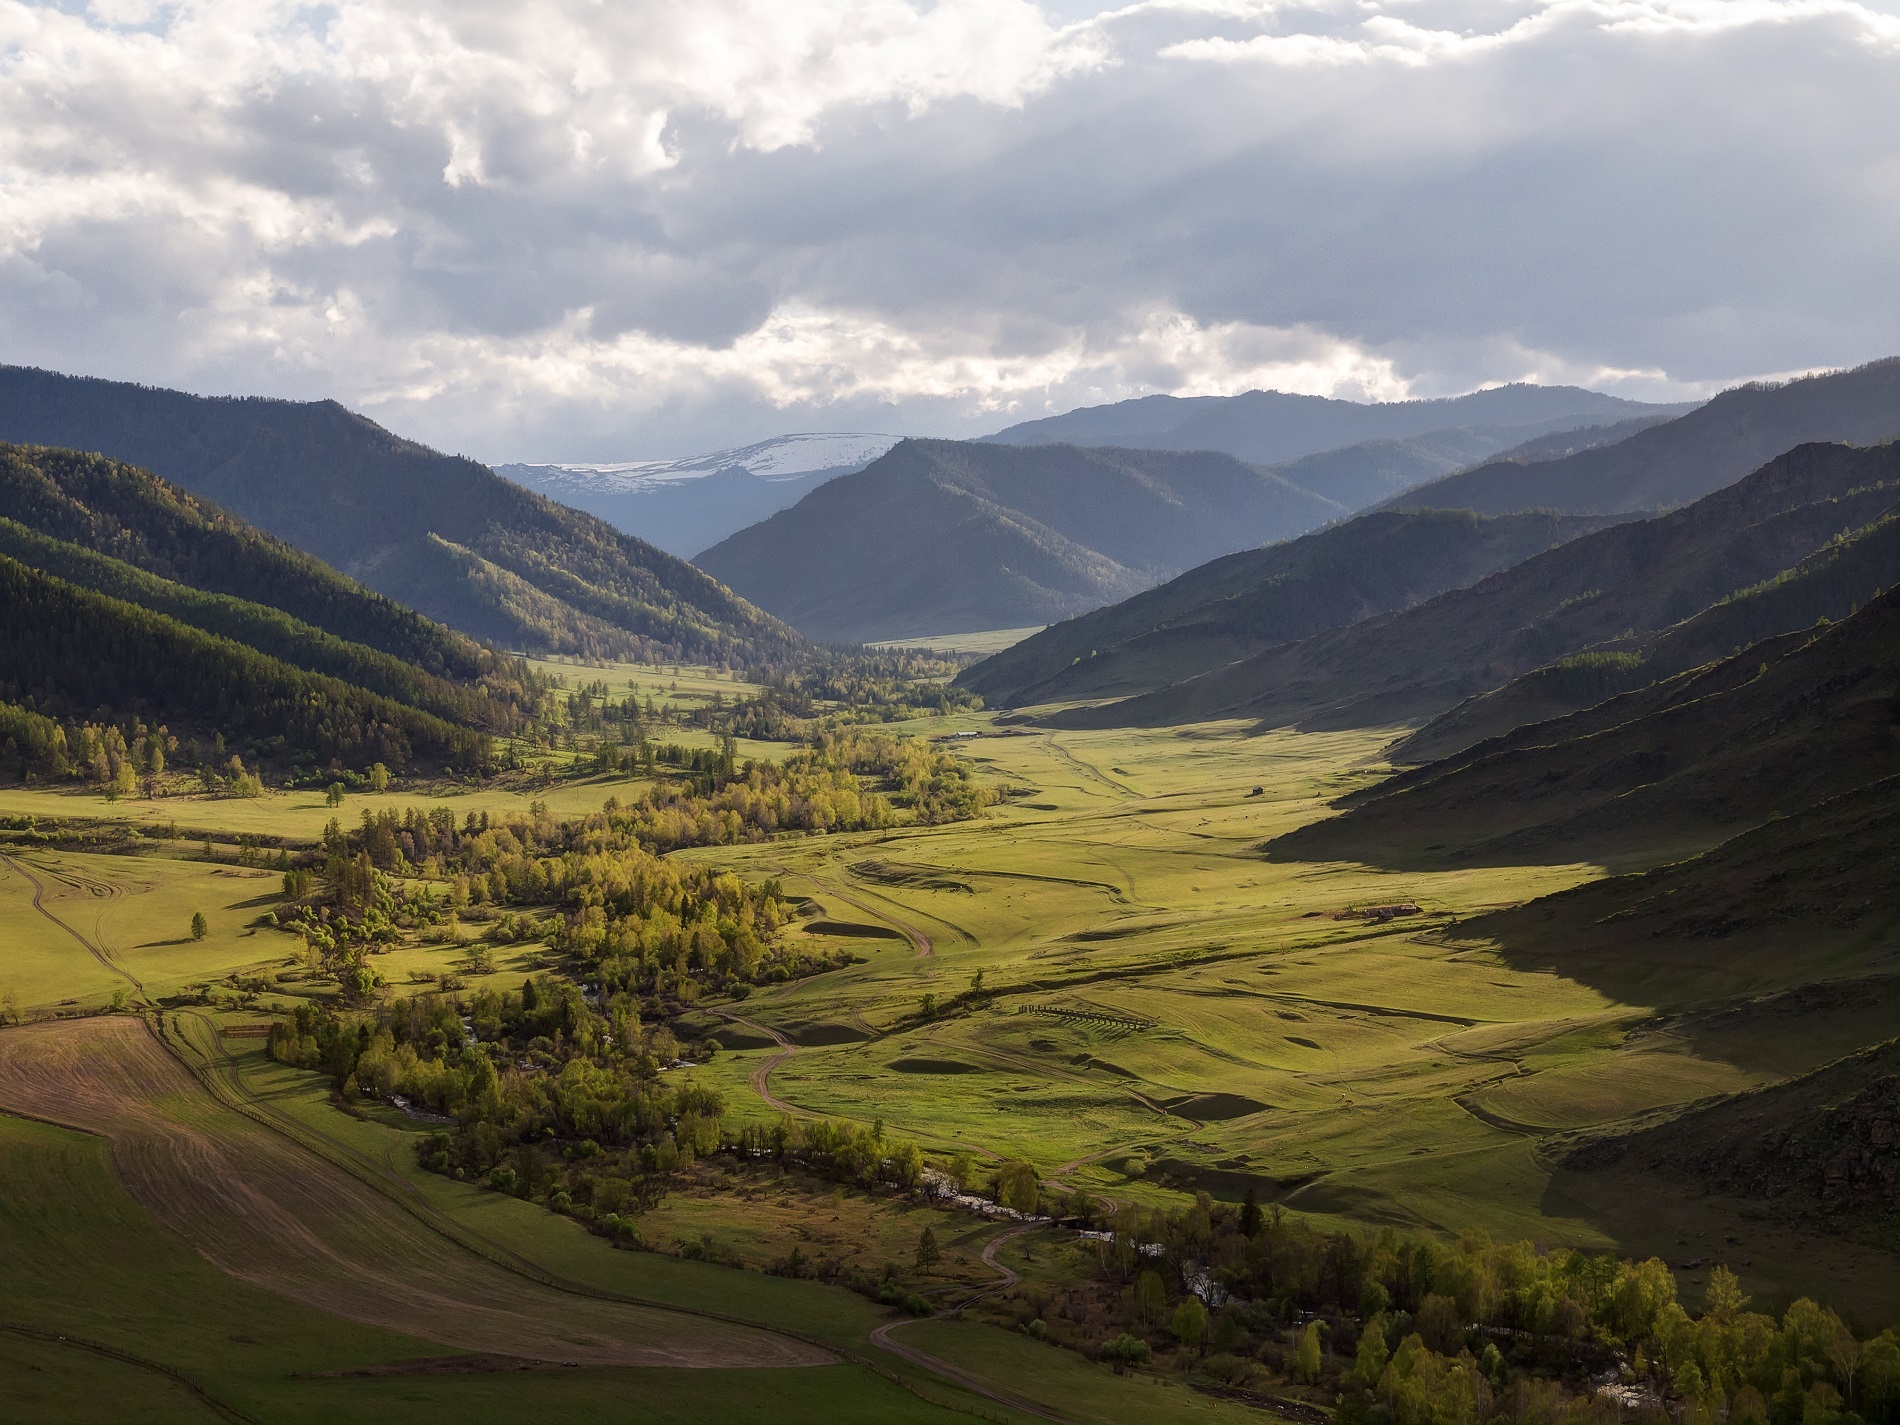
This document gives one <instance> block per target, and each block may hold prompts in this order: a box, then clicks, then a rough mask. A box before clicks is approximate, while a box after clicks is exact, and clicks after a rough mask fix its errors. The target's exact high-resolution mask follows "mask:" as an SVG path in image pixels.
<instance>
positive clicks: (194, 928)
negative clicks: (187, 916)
mask: <svg viewBox="0 0 1900 1425" xmlns="http://www.w3.org/2000/svg"><path fill="white" fill-rule="evenodd" d="M210 932H211V927H210V926H209V925H207V924H205V913H204V912H203V911H201V910H194V911H193V912H192V913H191V938H192V939H193V940H203V939H204V938H205V936H206V935H208V934H210Z"/></svg>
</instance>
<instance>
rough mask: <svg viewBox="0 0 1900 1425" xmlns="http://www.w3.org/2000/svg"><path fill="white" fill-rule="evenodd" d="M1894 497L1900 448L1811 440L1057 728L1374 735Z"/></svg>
mask: <svg viewBox="0 0 1900 1425" xmlns="http://www.w3.org/2000/svg"><path fill="white" fill-rule="evenodd" d="M1896 499H1900V447H1896V446H1880V447H1875V448H1873V449H1871V450H1860V449H1855V448H1853V447H1849V446H1843V445H1810V446H1802V447H1799V448H1797V449H1795V450H1793V451H1790V452H1788V453H1787V454H1786V455H1783V456H1781V457H1779V458H1778V459H1775V460H1773V461H1771V462H1769V464H1767V465H1766V466H1764V467H1763V468H1762V469H1761V470H1759V471H1757V472H1756V473H1755V474H1753V475H1751V476H1749V477H1748V478H1747V479H1745V480H1741V481H1738V482H1737V483H1735V484H1734V485H1732V486H1729V487H1728V488H1726V489H1722V490H1718V491H1716V492H1715V493H1714V494H1711V495H1706V496H1704V497H1703V498H1702V499H1701V500H1699V501H1697V502H1696V503H1695V504H1692V505H1688V506H1686V507H1684V508H1682V509H1680V510H1676V511H1674V512H1672V513H1670V514H1666V515H1659V516H1657V517H1655V518H1653V519H1648V520H1638V521H1631V522H1628V523H1623V524H1617V525H1613V526H1612V527H1610V528H1608V529H1603V530H1599V531H1597V532H1596V533H1594V534H1587V535H1584V536H1582V537H1581V538H1578V539H1575V540H1572V541H1571V542H1570V543H1568V544H1563V545H1559V546H1558V547H1557V548H1555V549H1551V550H1548V551H1546V552H1544V553H1541V554H1538V555H1535V556H1533V557H1532V558H1529V559H1526V560H1525V561H1524V562H1523V563H1521V564H1518V565H1515V566H1514V567H1512V568H1509V569H1506V570H1504V571H1503V572H1501V573H1497V574H1493V575H1491V576H1490V577H1488V578H1486V579H1482V580H1480V581H1479V582H1478V583H1476V584H1474V585H1472V586H1471V587H1469V588H1465V589H1455V590H1452V591H1450V592H1447V593H1443V594H1440V595H1438V596H1437V597H1436V598H1433V599H1430V600H1428V601H1427V602H1425V603H1422V604H1419V605H1418V606H1416V607H1415V608H1410V609H1406V610H1404V611H1402V612H1398V613H1390V614H1384V615H1381V616H1379V617H1376V618H1371V619H1367V620H1365V621H1363V622H1360V623H1357V624H1353V625H1351V626H1349V627H1345V628H1338V629H1334V630H1332V631H1330V632H1327V633H1321V634H1317V635H1315V636H1313V637H1311V638H1306V639H1302V640H1300V641H1298V642H1294V643H1288V644H1285V645H1282V646H1281V647H1278V648H1272V649H1268V650H1267V651H1265V652H1263V653H1259V654H1256V655H1254V656H1252V657H1250V658H1245V659H1242V660H1240V661H1238V662H1234V663H1229V664H1226V665H1225V666H1223V667H1219V668H1216V669H1214V670H1212V671H1210V672H1207V673H1203V674H1201V675H1200V676H1198V677H1193V678H1189V679H1187V680H1185V681H1182V682H1178V683H1175V684H1173V685H1171V686H1169V687H1167V688H1163V689H1160V690H1159V691H1156V692H1152V693H1145V694H1142V695H1140V696H1138V697H1134V698H1130V699H1127V700H1125V701H1123V702H1120V703H1113V704H1108V705H1105V706H1098V707H1088V708H1076V709H1071V710H1069V711H1067V712H1062V713H1057V714H1054V715H1052V716H1051V717H1050V718H1049V719H1048V721H1050V722H1051V723H1052V724H1054V725H1057V726H1064V727H1107V726H1119V725H1129V724H1137V725H1156V724H1176V723H1184V722H1201V721H1206V720H1208V719H1211V718H1233V717H1246V718H1255V719H1258V720H1260V721H1262V722H1263V723H1266V724H1268V725H1278V726H1284V725H1292V724H1298V725H1302V726H1308V727H1346V726H1356V727H1371V726H1378V725H1380V724H1383V723H1396V722H1402V721H1406V720H1409V719H1413V718H1420V717H1431V716H1434V715H1436V714H1438V713H1440V712H1443V711H1444V710H1446V709H1447V708H1450V707H1452V706H1453V705H1454V704H1456V703H1458V702H1459V701H1461V700H1462V699H1464V698H1468V697H1471V696H1473V695H1474V694H1477V693H1480V692H1483V691H1486V690H1488V689H1490V688H1495V687H1498V686H1499V685H1501V684H1503V683H1506V682H1509V681H1510V680H1511V679H1512V678H1515V677H1517V676H1518V675H1520V674H1523V673H1528V672H1530V671H1531V670H1532V669H1535V668H1539V667H1542V666H1544V665H1546V664H1549V663H1552V662H1554V661H1555V660H1557V659H1560V658H1563V657H1565V656H1567V655H1570V654H1573V653H1576V652H1578V651H1579V650H1582V649H1586V648H1590V647H1593V646H1595V645H1597V644H1600V643H1602V642H1604V641H1605V640H1607V639H1613V638H1616V637H1619V636H1621V635H1623V634H1624V633H1625V631H1626V630H1636V631H1638V632H1643V631H1648V630H1655V629H1661V628H1664V627H1667V626H1668V625H1670V624H1673V623H1676V622H1678V621H1679V620H1681V619H1684V618H1688V617H1690V616H1692V615H1694V614H1696V613H1698V612H1700V611H1701V610H1703V609H1705V608H1708V607H1709V606H1710V605H1711V604H1714V603H1715V602H1717V601H1718V600H1720V599H1722V598H1724V597H1726V596H1727V595H1729V594H1731V593H1733V592H1735V591H1736V590H1738V589H1742V588H1746V587H1747V586H1749V585H1750V584H1754V583H1756V582H1758V581H1760V580H1763V579H1767V578H1771V577H1773V576H1774V575H1776V574H1778V573H1779V572H1780V571H1782V570H1783V569H1786V568H1787V567H1789V566H1790V565H1791V564H1794V563H1797V562H1798V561H1800V560H1801V559H1803V558H1805V557H1807V556H1808V555H1810V554H1812V553H1814V552H1815V551H1817V550H1819V549H1821V548H1822V547H1824V546H1825V545H1826V544H1827V543H1828V542H1829V541H1830V540H1833V539H1835V538H1836V537H1839V536H1845V535H1848V534H1851V533H1852V532H1853V531H1855V530H1857V529H1859V528H1861V527H1862V526H1864V525H1867V524H1869V523H1871V522H1873V521H1875V520H1877V519H1879V518H1881V517H1882V516H1883V515H1884V514H1886V513H1888V512H1889V507H1891V506H1893V505H1894V503H1895V501H1896Z"/></svg>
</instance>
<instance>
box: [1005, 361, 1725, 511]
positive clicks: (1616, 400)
mask: <svg viewBox="0 0 1900 1425" xmlns="http://www.w3.org/2000/svg"><path fill="white" fill-rule="evenodd" d="M1692 408H1693V407H1692V406H1685V405H1674V406H1668V405H1653V404H1649V403H1646V402H1642V401H1629V400H1625V399H1623V398H1622V397H1620V396H1606V395H1604V394H1602V393H1601V392H1598V391H1586V390H1583V389H1582V388H1580V387H1577V386H1528V385H1522V384H1519V385H1511V386H1497V387H1493V388H1491V389H1490V390H1486V391H1474V392H1472V393H1471V394H1470V395H1467V396H1453V397H1448V398H1445V399H1442V400H1430V401H1382V402H1372V403H1364V402H1359V401H1341V400H1335V399H1333V398H1331V397H1327V396H1296V395H1290V394H1288V393H1287V392H1284V391H1248V392H1246V393H1245V394H1243V395H1239V396H1144V397H1141V398H1140V399H1138V400H1133V401H1118V402H1116V403H1115V404H1114V405H1109V406H1087V407H1084V408H1082V409H1081V410H1075V411H1070V412H1068V413H1067V414H1066V415H1060V416H1048V417H1045V418H1044V419H1042V420H1034V421H1024V422H1023V423H1022V424H1020V425H1013V426H1010V427H1009V428H1007V429H1006V430H1001V431H998V432H997V433H996V434H995V435H991V436H985V437H984V439H985V440H987V441H990V442H992V443H995V444H999V445H1054V444H1065V445H1112V446H1120V447H1123V448H1126V449H1130V450H1219V451H1225V452H1226V453H1227V454H1229V455H1231V456H1233V457H1234V458H1235V459H1237V460H1245V461H1248V462H1250V463H1254V464H1265V465H1277V464H1280V463H1282V462H1284V461H1289V460H1297V459H1299V458H1300V457H1302V456H1307V455H1314V454H1317V453H1319V452H1321V451H1333V450H1339V449H1341V448H1342V447H1345V446H1350V445H1358V444H1361V443H1364V442H1373V441H1380V442H1383V441H1409V440H1412V439H1414V438H1417V437H1431V438H1432V439H1433V440H1435V441H1437V442H1439V443H1440V444H1451V445H1459V444H1462V445H1463V446H1464V447H1465V448H1467V449H1476V448H1477V447H1478V446H1482V445H1486V444H1488V448H1487V449H1482V450H1479V451H1478V453H1475V454H1470V455H1468V456H1464V457H1462V458H1460V459H1459V461H1458V463H1459V464H1465V463H1469V461H1471V460H1480V459H1483V458H1485V457H1486V456H1489V455H1492V454H1495V453H1496V452H1498V451H1500V450H1504V449H1506V448H1507V447H1510V446H1514V445H1517V444H1520V443H1521V442H1523V441H1527V440H1531V439H1533V438H1534V437H1536V436H1540V435H1543V434H1545V433H1547V432H1551V431H1559V430H1574V429H1577V428H1580V427H1585V426H1594V425H1609V424H1613V423H1615V422H1619V421H1626V420H1631V419H1638V418H1645V417H1659V418H1664V419H1666V418H1668V417H1670V416H1674V415H1680V414H1681V413H1682V412H1684V411H1686V410H1690V409H1692ZM1308 488H1316V487H1312V486H1309V487H1308ZM1320 493H1322V494H1330V493H1331V492H1330V491H1325V490H1321V491H1320Z"/></svg>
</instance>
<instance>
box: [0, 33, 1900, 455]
mask: <svg viewBox="0 0 1900 1425" xmlns="http://www.w3.org/2000/svg"><path fill="white" fill-rule="evenodd" d="M1896 66H1900V15H1896V13H1895V11H1894V9H1893V8H1892V7H1890V6H1881V5H1875V4H1870V3H1848V0H1392V3H1381V2H1380V0H1312V3H1300V4H1295V3H1291V0H1146V2H1145V3H1134V4H1129V5H1123V6H1119V7H1114V8H1108V7H1100V6H1093V5H1089V4H1086V3H1081V0H1050V3H1048V4H1046V5H1037V4H1035V3H1031V0H936V3H934V4H933V3H925V0H691V3H686V0H631V2H630V3H621V4H617V5H599V4H596V3H591V0H534V3H531V4H526V5H524V4H521V3H519V0H516V3H511V4H502V3H497V2H496V0H461V3H456V4H448V3H441V0H410V3H400V4H399V3H394V0H336V3H330V4H301V3H292V0H218V3H211V2H210V0H183V3H165V4H160V3H144V0H109V2H108V0H95V3H92V4H90V5H88V6H85V7H83V8H80V7H78V6H76V5H73V4H64V5H52V4H38V3H27V0H0V198H3V201H0V354H3V355H4V359H7V360H13V361H28V362H34V363H38V364H44V365H50V366H55V367H59V368H62V369H68V370H80V371H89V372H97V373H99V374H105V375H112V376H119V377H126V378H133V379H139V380H145V381H153V382H160V383H167V384H176V385H183V386H186V387H189V388H192V389H204V390H236V391H267V392H273V393H278V394H287V395H298V396H315V395H335V396H337V397H338V398H340V399H342V400H345V401H347V402H350V403H353V404H356V405H359V406H364V407H366V408H369V409H372V410H374V411H375V412H376V413H377V414H378V415H379V417H380V418H382V419H384V420H386V421H387V422H388V423H390V424H392V425H394V426H396V427H397V428H399V429H402V430H404V431H405V432H406V433H411V434H416V435H418V436H421V437H422V438H425V439H429V440H432V441H434V442H435V443H437V444H441V445H445V446H448V447H450V448H454V449H463V450H470V451H471V452H475V453H482V454H486V455H489V456H491V457H493V458H496V459H503V458H512V457H520V456H528V457H540V458H566V459H584V458H592V459H614V458H630V457H636V456H643V455H649V454H652V455H663V454H684V453H692V452H693V451H694V450H696V449H697V448H700V447H706V448H712V447H716V446H720V445H731V444H736V443H739V442H740V441H742V440H745V439H752V438H757V437H759V436H763V435H767V434H772V433H774V432H776V431H779V430H785V429H801V428H802V429H818V428H826V427H832V428H835V427H837V426H841V425H857V426H861V427H873V428H877V427H881V428H884V429H889V430H893V431H938V432H943V433H974V432H977V431H980V430H985V429H993V428H995V427H996V426H998V425H1001V424H1003V423H1005V422H1006V421H1008V420H1013V419H1021V418H1023V417H1025V416H1030V415H1038V414H1043V413H1045V412H1046V411H1048V410H1052V409H1062V408H1065V407H1066V406H1069V405H1073V404H1078V403H1085V402H1093V401H1104V400H1114V399H1119V398H1121V397H1124V396H1128V395H1135V394H1141V393H1144V392H1147V391H1152V390H1172V391H1180V392H1183V393H1204V392H1227V391H1234V390H1243V389H1247V388H1248V387H1250V386H1278V387H1280V388H1282V389H1295V390H1310V391H1319V392H1332V393H1338V394H1342V395H1350V396H1354V397H1358V398H1371V399H1381V398H1389V397H1393V396H1400V395H1405V394H1408V393H1410V394H1440V393H1444V392H1448V391H1454V390H1463V389H1469V388H1471V387H1474V386H1477V385H1480V384H1485V383H1488V382H1494V381H1501V380H1512V379H1522V378H1524V377H1526V376H1530V377H1533V378H1535V379H1544V380H1557V379H1567V380H1580V381H1585V382H1588V383H1592V384H1606V385H1612V386H1615V387H1616V388H1617V389H1619V390H1623V391H1625V392H1626V393H1629V394H1654V395H1658V396H1673V395H1678V394H1688V393H1693V392H1700V391H1702V390H1705V389H1707V388H1709V387H1710V386H1712V385H1717V384H1720V383H1721V382H1723V381H1725V380H1731V379H1737V378H1742V377H1747V376H1750V375H1755V374H1760V373H1767V372H1773V371H1782V370H1788V369H1804V368H1807V367H1810V366H1826V365H1833V364H1845V363H1848V362H1852V361H1857V360H1861V359H1865V358H1868V357H1871V356H1875V355H1879V354H1883V353H1884V352H1885V350H1886V349H1887V347H1888V345H1889V344H1891V342H1892V336H1891V333H1892V332H1893V331H1894V330H1896V329H1900V324H1897V319H1900V289H1896V287H1895V284H1893V282H1892V281H1891V270H1890V269H1891V258H1890V253H1891V252H1892V250H1893V248H1894V245H1895V239H1896V238H1897V237H1900V231H1896V229H1897V228H1900V184H1896V183H1895V181H1894V180H1895V177H1896V175H1897V174H1900V140H1897V139H1896V138H1895V137H1894V136H1895V135H1896V134H1900V85H1896V83H1895V80H1896V78H1900V74H1897V73H1896Z"/></svg>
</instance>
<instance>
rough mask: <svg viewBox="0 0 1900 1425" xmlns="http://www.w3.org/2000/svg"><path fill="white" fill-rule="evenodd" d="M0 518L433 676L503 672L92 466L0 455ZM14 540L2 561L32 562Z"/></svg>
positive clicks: (128, 469)
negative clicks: (10, 557) (278, 614)
mask: <svg viewBox="0 0 1900 1425" xmlns="http://www.w3.org/2000/svg"><path fill="white" fill-rule="evenodd" d="M0 518H4V519H6V520H7V521H9V522H12V523H14V524H15V525H16V528H17V529H18V530H20V531H34V532H37V533H38V534H40V535H43V536H47V537H48V538H50V539H52V540H56V541H61V542H63V543H65V544H67V545H72V546H78V547H80V548H83V549H86V550H91V551H95V552H96V553H98V554H101V555H107V556H110V557H111V558H112V559H113V560H115V561H123V562H124V563H125V564H128V565H130V566H132V567H133V568H135V569H138V570H143V571H145V572H146V573H147V574H151V575H156V576H158V577H159V578H161V579H165V580H169V581H172V582H173V583H175V584H180V585H185V586H189V587H190V588H192V589H196V590H202V591H204V592H206V593H208V594H214V595H220V594H221V595H227V596H230V597H233V598H237V599H242V600H246V601H248V602H250V603H253V604H263V605H268V606H269V607H271V608H273V609H277V610H280V611H282V612H283V613H285V614H288V615H290V616H291V617H293V618H295V619H297V620H299V621H301V622H302V623H304V624H307V625H311V626H313V627H315V628H318V629H321V630H323V631H324V632H326V633H330V634H334V635H335V636H336V637H338V638H340V639H345V640H348V641H349V642H351V643H354V644H361V645H366V646H367V647H369V648H373V649H377V650H379V651H381V652H382V653H384V654H387V655H389V656H390V657H392V658H395V659H398V660H400V661H401V662H403V663H405V664H409V665H412V666H414V667H415V668H416V669H417V670H419V671H420V672H422V673H424V674H428V675H431V676H434V677H437V678H445V679H451V680H455V681H458V682H474V681H477V680H480V679H483V678H493V677H495V676H496V675H497V674H501V673H505V672H507V671H508V670H507V668H506V663H505V660H503V659H501V658H500V657H498V656H497V655H496V654H494V653H491V652H489V651H488V650H487V649H485V648H483V647H481V646H480V645H479V644H477V643H475V642H474V641H473V640H472V639H469V638H467V637H465V636H464V635H462V634H458V633H454V632H452V631H451V630H449V629H446V628H443V627H442V626H441V625H440V624H436V623H431V622H430V621H429V620H428V619H426V618H423V617H422V616H421V615H419V614H417V613H415V612H413V611H412V610H410V609H406V608H404V607H402V605H400V604H397V603H395V602H394V601H392V600H390V599H388V598H385V597H384V596H382V595H381V594H377V593H373V592H371V591H370V590H368V589H366V588H364V587H363V586H362V585H360V584H358V583H357V582H356V581H355V580H353V579H350V578H347V577H346V576H344V575H342V574H339V573H338V572H337V571H336V570H334V569H332V568H330V567H329V566H328V565H326V564H324V563H323V562H322V561H321V560H319V559H316V558H313V557H312V556H311V555H308V554H305V553H303V552H302V551H301V550H297V549H293V548H292V547H291V546H290V545H288V544H286V543H284V541H282V540H280V539H275V538H273V537H271V536H270V535H267V534H264V533H262V532H261V531H259V530H256V529H253V528H251V527H250V526H249V525H247V524H245V523H244V522H243V521H242V520H240V519H237V518H236V517H234V516H233V515H231V514H230V513H229V512H228V511H226V510H222V509H220V508H218V506H216V505H214V504H212V503H211V502H209V501H208V500H203V499H200V498H198V497H197V496H196V495H193V494H191V493H190V492H189V491H186V490H182V489H180V488H178V487H177V486H176V485H173V484H170V483H169V482H167V481H164V480H161V479H159V478H158V477H157V476H155V475H153V474H151V473H150V472H149V471H145V470H140V469H137V468H135V467H133V466H130V465H126V464H123V463H121V462H119V461H116V460H109V459H107V458H105V457H103V456H98V455H83V454H81V453H79V452H78V451H72V450H48V449H44V448H37V447H30V446H8V445H0ZM22 541H23V536H22V535H19V534H16V535H15V536H14V537H13V539H12V540H11V543H12V544H13V546H14V547H13V548H11V549H9V551H8V552H9V553H13V554H14V555H15V557H16V558H26V559H27V561H28V562H29V563H37V562H38V561H37V560H35V559H32V558H29V557H28V556H27V554H26V553H24V552H23V551H24V548H25V545H24V544H23V542H22ZM68 562H69V569H76V568H77V565H76V564H73V563H72V562H71V561H70V560H69V561H68ZM59 572H61V573H63V574H65V576H66V577H69V578H70V577H75V575H74V574H73V573H71V572H69V571H68V570H62V571H59Z"/></svg>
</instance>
